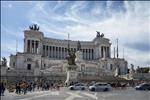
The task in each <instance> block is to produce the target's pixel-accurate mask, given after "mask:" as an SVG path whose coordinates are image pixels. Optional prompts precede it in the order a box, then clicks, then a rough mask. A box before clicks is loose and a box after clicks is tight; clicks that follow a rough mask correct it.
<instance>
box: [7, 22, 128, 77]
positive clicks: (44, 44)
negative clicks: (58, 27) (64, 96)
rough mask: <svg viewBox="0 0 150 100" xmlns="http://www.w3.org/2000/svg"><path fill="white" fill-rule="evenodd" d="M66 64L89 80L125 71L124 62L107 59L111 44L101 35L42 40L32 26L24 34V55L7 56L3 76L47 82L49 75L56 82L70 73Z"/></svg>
mask: <svg viewBox="0 0 150 100" xmlns="http://www.w3.org/2000/svg"><path fill="white" fill-rule="evenodd" d="M68 42H69V50H68ZM68 55H70V56H68ZM69 57H71V58H72V59H70V58H69ZM67 59H68V60H67ZM68 65H74V66H78V67H77V68H76V71H77V72H78V75H81V76H84V75H86V76H88V75H89V76H93V77H94V76H98V75H101V76H105V75H106V76H107V75H111V76H114V75H116V68H117V70H118V71H117V75H123V74H126V73H127V69H128V68H127V65H128V63H127V61H126V60H125V59H123V58H111V43H110V40H109V39H108V38H105V37H104V34H103V33H102V34H100V32H97V34H96V37H94V39H93V40H92V41H73V40H68V39H66V40H61V39H54V38H48V37H45V36H44V33H43V32H41V31H40V30H39V26H37V25H36V24H34V25H32V26H30V27H29V29H28V30H25V31H24V52H22V53H20V52H17V54H15V55H12V54H11V55H10V70H9V72H8V73H7V74H10V75H11V74H12V75H16V76H18V75H20V76H44V75H45V76H49V79H50V80H52V79H54V78H52V76H53V77H55V79H56V80H57V78H56V76H58V80H59V78H60V80H61V79H62V80H66V75H67V70H70V69H69V68H68V67H67V66H68ZM71 68H72V67H71ZM15 72H16V73H15ZM8 76H9V75H8ZM62 76H63V77H62Z"/></svg>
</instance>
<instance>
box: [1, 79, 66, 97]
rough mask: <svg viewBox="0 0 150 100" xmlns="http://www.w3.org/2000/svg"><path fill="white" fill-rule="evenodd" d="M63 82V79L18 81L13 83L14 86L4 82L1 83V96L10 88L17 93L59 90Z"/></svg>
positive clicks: (10, 90)
mask: <svg viewBox="0 0 150 100" xmlns="http://www.w3.org/2000/svg"><path fill="white" fill-rule="evenodd" d="M62 86H63V84H62V82H61V81H57V82H46V81H17V82H15V85H13V87H14V88H10V87H9V86H7V85H6V84H4V82H1V83H0V92H1V96H3V95H4V92H5V90H6V89H8V91H9V92H15V93H16V94H24V95H25V94H26V93H28V92H34V91H48V90H52V89H57V90H59V89H60V87H62Z"/></svg>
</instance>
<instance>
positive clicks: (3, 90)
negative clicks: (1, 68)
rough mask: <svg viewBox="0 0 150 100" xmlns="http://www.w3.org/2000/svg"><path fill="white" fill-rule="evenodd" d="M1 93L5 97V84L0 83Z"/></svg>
mask: <svg viewBox="0 0 150 100" xmlns="http://www.w3.org/2000/svg"><path fill="white" fill-rule="evenodd" d="M0 92H1V96H4V92H5V86H4V83H3V82H1V83H0Z"/></svg>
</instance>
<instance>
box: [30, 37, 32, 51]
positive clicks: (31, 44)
mask: <svg viewBox="0 0 150 100" xmlns="http://www.w3.org/2000/svg"><path fill="white" fill-rule="evenodd" d="M30 53H32V40H30Z"/></svg>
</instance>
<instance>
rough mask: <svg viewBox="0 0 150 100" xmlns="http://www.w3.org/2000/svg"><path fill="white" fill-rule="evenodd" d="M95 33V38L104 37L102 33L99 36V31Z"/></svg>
mask: <svg viewBox="0 0 150 100" xmlns="http://www.w3.org/2000/svg"><path fill="white" fill-rule="evenodd" d="M96 32H97V35H96V37H104V34H103V33H102V34H100V32H99V31H96Z"/></svg>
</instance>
